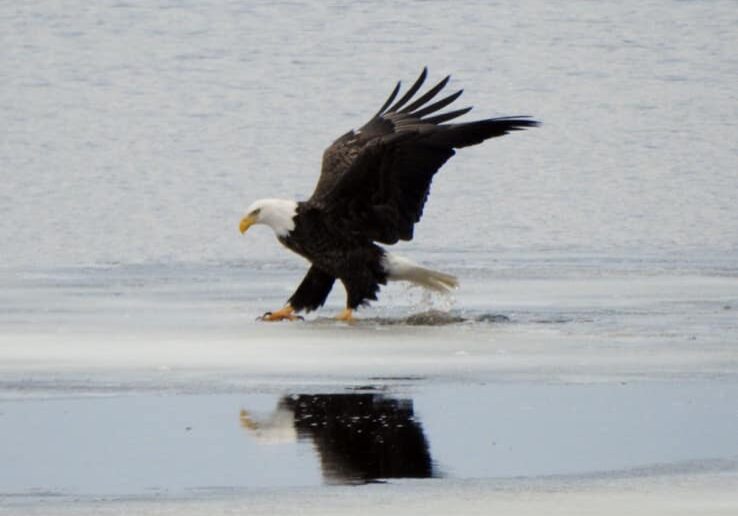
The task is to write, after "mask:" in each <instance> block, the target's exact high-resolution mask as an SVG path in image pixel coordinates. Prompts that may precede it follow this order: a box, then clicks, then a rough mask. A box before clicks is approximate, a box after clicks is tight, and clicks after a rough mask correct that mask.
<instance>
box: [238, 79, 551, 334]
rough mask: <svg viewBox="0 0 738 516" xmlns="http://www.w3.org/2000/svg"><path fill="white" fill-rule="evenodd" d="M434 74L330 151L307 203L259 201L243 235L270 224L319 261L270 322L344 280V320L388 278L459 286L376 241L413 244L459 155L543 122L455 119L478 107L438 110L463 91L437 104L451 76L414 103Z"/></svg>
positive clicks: (316, 302)
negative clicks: (441, 176) (434, 189)
mask: <svg viewBox="0 0 738 516" xmlns="http://www.w3.org/2000/svg"><path fill="white" fill-rule="evenodd" d="M427 74H428V71H427V69H426V68H424V69H423V71H422V73H421V74H420V77H418V79H417V80H416V81H415V83H413V85H412V86H411V87H410V88H409V89H408V90H407V91H406V92H405V93H404V94H403V95H402V97H401V98H400V99H398V100H397V101H395V99H396V98H397V95H398V94H399V92H400V83H399V82H398V83H397V86H395V88H394V90H393V91H392V93H391V94H390V96H389V98H387V100H386V101H385V102H384V104H383V105H382V107H381V108H380V109H379V111H377V113H376V114H375V115H374V116H373V117H372V118H371V119H370V120H369V121H368V122H367V123H365V124H364V125H363V126H362V127H361V128H360V129H358V130H355V131H354V130H352V131H349V132H347V133H346V134H344V135H343V136H341V137H339V138H338V139H337V140H336V141H335V142H333V144H332V145H331V146H330V147H328V148H327V149H326V150H325V152H324V154H323V165H322V169H321V173H320V178H319V179H318V184H317V185H316V187H315V191H314V192H313V194H312V196H311V197H310V198H309V199H308V200H307V201H304V202H295V201H290V200H284V199H261V200H258V201H256V202H254V203H253V204H252V205H251V206H250V207H249V208H248V209H247V210H246V215H245V216H244V217H243V219H242V220H241V223H240V230H241V233H245V232H246V230H248V228H249V227H251V226H252V225H254V224H265V225H268V226H270V227H271V228H272V229H273V230H274V232H275V234H276V236H277V238H278V239H279V241H280V242H281V243H282V244H284V245H285V246H286V247H287V248H289V249H291V250H292V251H294V252H296V253H298V254H300V255H301V256H303V257H305V258H306V259H307V260H308V261H310V262H311V264H312V265H311V267H310V269H309V270H308V272H307V274H306V276H305V278H304V279H303V280H302V283H300V285H299V286H298V287H297V290H296V291H295V292H294V294H292V296H291V297H290V298H289V300H288V301H287V303H286V304H285V306H284V307H283V308H281V309H279V310H276V311H274V312H267V313H266V314H264V316H263V317H262V319H263V320H267V321H280V320H284V319H289V320H292V319H295V318H297V316H296V314H297V313H299V312H303V311H304V312H309V311H311V310H315V309H317V308H319V307H321V306H322V305H323V303H325V300H326V298H327V297H328V294H329V293H330V291H331V289H332V288H333V284H334V283H335V281H336V280H337V279H338V280H340V281H341V283H343V285H344V287H345V289H346V294H347V301H346V309H345V310H343V311H342V312H341V314H339V315H338V319H341V320H347V321H349V320H351V319H352V318H353V311H354V310H356V309H357V308H358V307H360V306H362V305H365V304H367V303H368V302H369V301H373V300H376V299H377V293H378V292H379V288H380V286H381V285H385V284H386V283H387V281H393V280H398V281H410V282H413V283H416V284H418V285H420V286H423V287H426V288H430V289H433V290H439V291H446V290H449V289H452V288H455V287H456V286H457V284H458V282H457V280H456V278H455V277H453V276H451V275H449V274H444V273H442V272H438V271H433V270H430V269H426V268H424V267H421V266H419V265H417V264H415V263H413V262H411V261H410V260H408V259H406V258H402V257H399V256H397V255H394V254H391V253H389V252H388V251H386V250H385V249H384V248H382V247H381V246H379V245H378V244H388V245H389V244H395V243H397V242H398V241H399V240H411V239H412V238H413V230H414V227H415V224H416V223H417V222H418V221H420V218H421V217H422V215H423V207H424V206H425V203H426V201H427V200H428V194H429V192H430V185H431V182H432V180H433V176H434V175H435V173H436V172H438V170H439V169H440V168H441V166H443V164H444V163H445V162H446V161H447V160H448V159H449V158H450V157H451V156H453V155H454V154H455V151H454V149H458V148H461V147H467V146H469V145H476V144H478V143H481V142H483V141H484V140H487V139H489V138H494V137H496V136H502V135H503V134H507V133H508V132H510V131H517V130H521V129H525V128H527V127H534V126H536V125H538V122H536V121H535V120H532V119H530V118H529V117H524V116H517V117H502V118H489V119H486V120H477V121H473V122H457V123H448V122H450V121H451V120H453V119H455V118H457V117H459V116H461V115H463V114H465V113H467V112H469V111H470V110H471V108H470V107H466V108H462V109H456V110H453V111H448V112H445V113H438V111H440V110H441V109H443V108H445V107H446V106H448V105H450V104H451V103H452V102H454V101H455V100H456V99H457V98H458V97H459V96H460V95H461V93H462V90H459V91H457V92H455V93H452V94H451V95H449V96H447V97H444V98H442V99H440V100H437V101H435V102H433V103H431V101H432V100H433V99H435V97H436V96H437V95H438V94H439V93H440V92H441V90H443V88H444V87H445V86H446V84H447V83H448V80H449V78H450V77H445V78H444V79H443V80H442V81H441V82H439V83H438V84H436V85H435V86H433V87H432V88H430V89H429V90H428V91H427V92H425V93H424V94H422V95H420V96H419V97H417V98H416V99H415V98H414V97H415V95H416V93H418V91H419V90H420V88H421V87H422V85H423V83H424V82H425V79H426V77H427Z"/></svg>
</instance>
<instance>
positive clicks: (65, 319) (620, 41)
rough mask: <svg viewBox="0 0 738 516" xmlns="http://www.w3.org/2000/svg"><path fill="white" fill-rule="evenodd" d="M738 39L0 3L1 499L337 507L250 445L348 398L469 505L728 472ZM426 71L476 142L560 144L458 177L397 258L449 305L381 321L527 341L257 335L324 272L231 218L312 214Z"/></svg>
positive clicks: (455, 168)
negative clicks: (325, 188)
mask: <svg viewBox="0 0 738 516" xmlns="http://www.w3.org/2000/svg"><path fill="white" fill-rule="evenodd" d="M735 7H736V4H735V2H733V1H723V2H720V1H715V2H688V1H650V2H642V1H639V2H635V1H626V2H620V3H604V2H572V3H567V4H555V3H550V2H542V1H522V2H514V3H504V2H499V3H488V2H456V3H453V4H451V3H449V2H432V1H429V2H401V3H398V2H379V1H378V2H344V3H331V4H323V3H317V2H315V3H310V2H308V3H300V2H184V1H183V2H156V3H155V2H146V3H136V2H124V1H117V2H94V3H90V2H47V1H39V2H19V3H10V2H4V3H2V4H1V5H0V29H2V30H0V119H1V120H2V123H0V240H1V241H2V245H1V246H0V266H1V267H2V268H1V269H0V341H2V342H3V349H1V350H0V353H2V354H3V357H4V358H5V359H4V360H2V361H0V362H1V363H0V370H2V377H1V378H2V383H1V384H0V388H2V391H0V396H1V397H2V404H0V426H1V429H2V431H3V442H4V443H5V444H4V446H3V447H0V458H2V462H3V463H5V464H12V466H13V467H12V468H10V469H8V468H0V494H2V495H3V496H6V498H5V499H6V500H7V497H8V495H9V494H10V497H12V494H13V493H16V494H19V496H21V497H22V496H28V495H29V493H30V494H33V493H36V494H39V493H40V494H43V493H52V494H59V493H61V494H72V495H94V496H100V495H106V494H131V493H134V494H142V493H143V494H147V493H148V494H151V493H154V494H158V493H171V492H174V493H181V492H182V491H183V490H187V489H189V490H195V491H196V492H197V490H198V489H205V490H207V489H210V490H217V489H219V487H218V486H219V485H220V486H226V487H227V488H231V487H233V486H237V487H238V486H244V485H245V486H251V487H254V486H256V487H263V486H278V487H285V486H295V485H313V484H320V483H321V481H322V477H321V472H320V464H319V462H320V460H319V457H318V456H317V455H316V454H315V450H314V448H313V447H312V446H311V444H310V443H309V442H306V441H304V440H303V441H300V442H297V443H296V444H295V443H292V445H289V444H281V445H280V444H277V445H276V447H270V446H264V445H262V444H259V443H257V442H255V441H254V440H253V439H252V437H253V436H251V435H250V434H249V432H247V431H246V430H244V429H242V428H239V427H238V411H239V409H240V408H247V409H249V410H252V411H254V413H255V414H256V415H257V416H259V417H261V418H262V419H264V418H267V417H268V415H269V414H270V412H271V411H272V410H273V409H274V406H275V405H276V403H277V402H278V400H279V398H280V396H283V395H284V394H285V393H287V394H289V393H300V394H301V393H303V392H305V391H307V392H313V391H315V390H319V389H323V390H330V391H340V392H343V391H344V390H345V389H346V388H347V386H348V387H351V388H354V387H369V388H371V389H379V390H380V391H381V392H385V390H386V392H387V396H388V397H393V396H394V397H397V398H403V399H404V398H407V399H412V401H413V403H414V406H415V409H416V412H417V416H418V421H420V422H421V423H422V424H423V428H424V431H425V433H426V436H427V438H428V440H429V443H430V450H431V454H432V456H433V459H434V461H436V462H437V467H438V468H439V472H440V473H441V474H443V475H445V476H448V477H452V478H487V477H515V476H518V475H521V476H525V475H529V476H535V475H552V474H577V475H587V474H592V472H594V471H603V470H604V471H614V470H623V469H628V468H636V469H637V468H643V467H650V466H652V465H653V464H667V465H670V466H668V467H667V468H666V469H669V468H672V469H673V468H674V467H675V466H673V465H674V464H685V463H686V464H696V465H697V466H695V467H696V468H697V469H699V468H700V467H706V466H705V464H711V463H710V462H709V461H711V460H717V461H718V462H719V461H720V460H726V461H728V464H729V465H730V464H732V466H730V467H732V468H734V469H735V457H736V456H737V455H738V450H736V441H735V439H734V435H735V433H736V432H735V430H736V425H737V424H738V420H737V419H736V414H738V412H737V411H736V403H735V399H736V396H735V392H736V385H738V382H736V378H738V375H737V374H736V371H738V367H736V364H737V363H738V358H737V349H736V343H737V342H738V317H736V316H735V313H736V312H735V310H736V307H738V283H736V281H737V276H738V217H736V208H735V206H736V200H738V167H736V165H737V164H738V145H736V134H738V133H737V132H736V120H737V119H738V117H737V115H738V102H737V100H738V98H737V97H738V91H737V90H736V88H735V84H738V56H736V54H735V49H736V48H738V11H736V9H735ZM424 65H428V66H429V69H430V72H431V78H432V79H440V78H441V77H443V76H444V75H445V74H447V73H451V74H452V75H453V79H452V82H451V85H450V86H449V89H450V90H451V89H453V88H464V89H465V94H464V96H462V98H461V100H460V101H459V103H460V105H474V106H475V110H474V111H473V112H472V113H471V114H469V115H467V117H466V118H467V119H474V118H476V117H486V116H497V115H516V114H521V115H533V116H535V117H536V118H537V119H539V120H541V121H543V126H542V127H541V128H538V129H535V130H530V131H526V132H521V133H516V134H512V135H508V136H505V137H504V138H501V139H497V140H494V141H490V142H487V143H486V144H485V145H482V146H479V147H475V148H469V149H464V150H463V151H462V152H460V153H459V155H458V156H456V157H454V158H453V159H452V160H451V161H450V162H449V163H448V164H447V165H446V166H445V167H444V168H443V170H442V171H441V173H440V174H439V175H438V176H437V178H436V181H435V183H434V186H433V190H432V194H431V198H430V202H429V203H428V205H427V207H426V211H425V215H424V218H423V221H422V222H421V223H420V224H419V226H418V227H417V230H416V238H415V240H414V241H412V242H409V243H403V244H402V245H400V246H398V248H399V249H398V250H399V252H401V253H402V254H404V255H407V256H410V257H413V258H415V259H418V260H420V261H423V262H424V263H427V264H428V265H431V266H434V267H438V268H440V269H442V270H448V271H449V272H452V273H455V274H457V275H459V276H460V278H461V285H462V288H461V289H460V291H459V292H458V293H457V295H456V296H457V298H456V303H454V302H453V300H451V301H449V302H448V303H449V304H448V305H446V304H445V303H446V301H438V300H431V301H428V300H426V299H420V300H418V297H417V296H418V295H417V294H416V293H415V292H406V291H404V290H402V289H398V288H396V287H393V288H389V289H387V290H386V291H385V293H384V295H383V296H382V298H381V301H380V303H378V305H377V307H375V308H374V309H373V310H372V311H369V312H368V313H369V314H370V315H371V316H379V317H380V318H385V319H391V318H397V317H399V316H401V315H404V314H407V313H408V312H412V311H413V310H414V309H416V308H417V306H423V307H425V306H426V305H427V303H429V302H430V303H436V304H438V303H440V307H441V308H444V309H448V308H451V309H452V310H453V311H454V313H460V314H461V315H463V316H478V315H487V314H505V315H508V316H509V317H510V318H511V324H509V325H504V324H502V325H495V324H470V325H466V324H462V325H460V326H453V327H450V328H429V329H419V330H415V329H409V328H405V327H400V328H399V329H398V328H389V329H388V328H386V327H381V328H380V327H375V326H374V323H373V322H371V321H370V322H369V323H367V324H363V325H362V324H360V325H359V326H358V327H357V328H337V327H336V326H335V325H332V324H331V323H327V322H325V321H318V322H317V323H316V324H313V325H304V326H299V327H292V328H285V327H277V328H268V329H265V328H263V327H262V326H259V325H257V324H256V323H254V321H253V318H254V316H256V315H258V314H259V313H261V312H263V311H264V310H266V309H273V308H276V307H277V306H279V304H280V303H281V302H282V301H283V300H284V299H285V298H286V297H287V296H288V295H289V293H290V291H291V289H292V288H294V286H295V285H296V284H297V281H298V280H299V278H300V275H301V273H302V271H303V270H304V268H305V265H304V263H303V262H302V261H301V259H299V258H298V257H295V256H292V255H290V254H289V253H288V252H287V251H285V250H284V249H282V248H281V246H280V245H279V244H278V243H277V242H276V240H275V239H274V238H273V235H272V234H271V232H270V231H268V230H266V229H263V228H255V230H253V231H250V232H249V234H248V235H247V238H246V239H243V238H241V236H240V235H239V234H238V232H237V224H238V221H239V219H240V217H241V216H242V215H243V210H244V209H245V207H246V206H247V205H248V204H249V203H250V202H251V201H252V200H253V199H256V198H259V197H269V196H282V197H291V198H297V199H305V198H307V197H308V196H309V194H310V192H311V190H312V187H313V185H314V183H315V181H316V179H317V175H318V171H319V166H320V159H321V154H322V151H323V149H324V148H325V147H326V146H327V145H328V144H329V143H330V142H331V141H332V140H333V139H334V138H335V137H337V136H338V135H340V134H341V133H343V132H344V131H346V130H348V129H349V128H352V127H357V126H358V125H360V124H362V123H363V122H364V121H365V120H366V119H367V117H369V116H370V115H371V114H373V113H374V112H375V111H376V109H377V108H378V107H379V105H381V103H382V101H383V100H384V99H385V97H386V95H387V94H388V93H389V91H390V90H391V88H392V87H393V86H394V82H395V81H396V80H397V79H403V81H404V84H405V85H407V84H409V83H411V81H412V80H414V79H415V77H416V76H417V74H418V73H419V72H420V70H421V68H422V67H423V66H424ZM336 290H337V292H336V293H335V294H334V296H332V298H331V301H330V302H329V308H330V309H336V308H340V306H341V305H342V303H343V293H342V292H341V291H340V289H336ZM398 314H399V315H398ZM344 330H346V331H344ZM349 331H350V332H351V333H348V332H349ZM172 335H174V337H172ZM121 336H122V337H121ZM162 336H163V337H162ZM167 336H169V337H170V338H174V339H175V340H176V339H181V342H175V343H174V344H172V343H171V342H168V341H166V338H165V337H167ZM234 336H235V337H234ZM115 338H120V339H121V340H120V341H116V340H115ZM223 338H231V339H234V338H235V339H236V340H238V339H242V340H243V342H240V341H239V342H237V343H236V344H233V346H234V347H233V348H229V347H228V346H225V345H223V344H222V343H221V342H219V341H218V340H217V339H223ZM49 339H51V340H49ZM126 339H128V340H126ZM349 339H351V340H352V343H351V344H352V345H353V346H352V347H351V348H350V349H349V350H347V348H346V347H345V346H344V344H346V342H345V341H347V340H349ZM57 343H58V345H57ZM293 343H297V345H294V346H293ZM398 343H402V344H403V346H402V347H400V346H398ZM303 345H304V346H303ZM34 346H36V347H37V349H40V350H41V351H38V352H36V351H34ZM178 346H179V347H178ZM159 350H163V351H159ZM234 350H235V351H234ZM157 352H158V353H159V354H157ZM34 353H35V354H34ZM211 356H214V357H215V358H213V359H212V360H213V362H212V364H216V366H217V367H220V366H222V365H223V363H225V362H228V361H229V360H231V361H233V362H234V363H235V366H234V368H235V369H236V371H235V372H234V371H233V370H229V371H227V372H226V373H224V372H223V371H221V370H219V369H217V367H216V368H215V369H214V370H212V371H207V368H208V366H209V364H211V362H209V360H210V358H211ZM244 356H245V357H246V358H245V359H244V358H239V357H244ZM29 357H30V358H29ZM316 357H317V358H316ZM199 361H201V362H202V363H200V362H199ZM118 362H119V364H120V365H119V366H116V364H117V363H118ZM99 363H102V364H103V368H102V369H101V370H98V369H97V367H98V365H99ZM303 363H304V364H305V365H303ZM16 364H21V366H18V367H19V368H20V369H18V368H15V369H14V367H16ZM29 364H30V365H29ZM141 364H143V365H141ZM193 364H194V365H196V366H198V367H202V368H203V369H205V370H206V372H204V373H203V372H202V371H198V372H196V373H190V372H188V370H187V368H188V367H192V366H193ZM479 364H481V365H479ZM25 365H28V368H27V369H25V368H24V366H25ZM116 367H117V368H116ZM125 368H129V369H131V370H134V372H131V371H130V370H127V369H125ZM136 368H138V369H136ZM377 371H379V372H382V371H389V373H387V374H386V375H383V374H379V373H378V372H377ZM408 371H409V372H410V373H411V374H409V376H408ZM260 374H261V375H262V376H261V377H260V376H259V375H260ZM249 375H252V376H253V377H258V380H257V381H256V383H255V384H254V383H251V380H250V379H249ZM269 375H273V377H269ZM265 378H266V379H265ZM316 378H317V380H316ZM316 381H317V382H323V383H320V384H319V386H316V385H315V382H316ZM188 427H189V428H190V430H187V428H188ZM91 428H94V429H96V431H94V432H93V431H91ZM540 429H546V430H547V432H545V434H543V433H539V432H537V430H540ZM469 450H472V451H473V453H470V452H469ZM151 457H157V458H158V459H159V460H158V461H157V464H158V466H157V467H156V468H152V469H146V470H143V469H141V468H139V467H138V464H140V461H141V460H146V459H147V458H149V459H150V458H151ZM244 457H246V458H248V460H242V459H243V458H244ZM690 461H691V462H690ZM731 461H732V462H731ZM111 465H115V468H113V469H111V467H110V466H111ZM691 467H692V466H688V468H691ZM265 468H266V469H265ZM183 471H184V472H185V473H183ZM111 472H112V473H114V474H112V475H111Z"/></svg>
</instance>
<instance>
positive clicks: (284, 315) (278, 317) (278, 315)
mask: <svg viewBox="0 0 738 516" xmlns="http://www.w3.org/2000/svg"><path fill="white" fill-rule="evenodd" d="M294 312H295V310H294V308H292V307H291V306H289V305H288V306H285V307H284V308H281V309H279V310H277V311H276V312H265V313H264V315H262V316H261V317H257V318H256V320H257V321H267V322H277V321H284V320H285V319H286V320H288V321H304V320H305V318H304V317H302V316H301V315H295V313H294Z"/></svg>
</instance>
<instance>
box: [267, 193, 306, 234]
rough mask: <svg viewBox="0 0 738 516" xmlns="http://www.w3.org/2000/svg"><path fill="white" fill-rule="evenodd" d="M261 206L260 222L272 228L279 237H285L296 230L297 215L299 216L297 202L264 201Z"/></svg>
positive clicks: (282, 200)
mask: <svg viewBox="0 0 738 516" xmlns="http://www.w3.org/2000/svg"><path fill="white" fill-rule="evenodd" d="M259 204H260V212H259V222H260V223H262V224H266V225H267V226H269V227H270V228H272V229H273V230H274V233H275V234H276V235H277V236H278V237H285V236H287V234H288V233H289V232H290V231H292V230H293V229H295V215H297V203H296V202H295V201H290V200H288V199H264V200H263V201H260V203H259Z"/></svg>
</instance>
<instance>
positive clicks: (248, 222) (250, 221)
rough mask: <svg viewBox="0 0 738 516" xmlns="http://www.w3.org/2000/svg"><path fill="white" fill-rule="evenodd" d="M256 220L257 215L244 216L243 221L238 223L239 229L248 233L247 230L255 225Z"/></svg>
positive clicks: (242, 232)
mask: <svg viewBox="0 0 738 516" xmlns="http://www.w3.org/2000/svg"><path fill="white" fill-rule="evenodd" d="M255 222H256V216H255V215H247V216H246V217H244V218H242V219H241V223H240V224H239V225H238V229H239V230H241V234H242V235H243V234H244V233H246V230H247V229H249V228H250V227H251V226H253V225H254V223H255Z"/></svg>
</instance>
